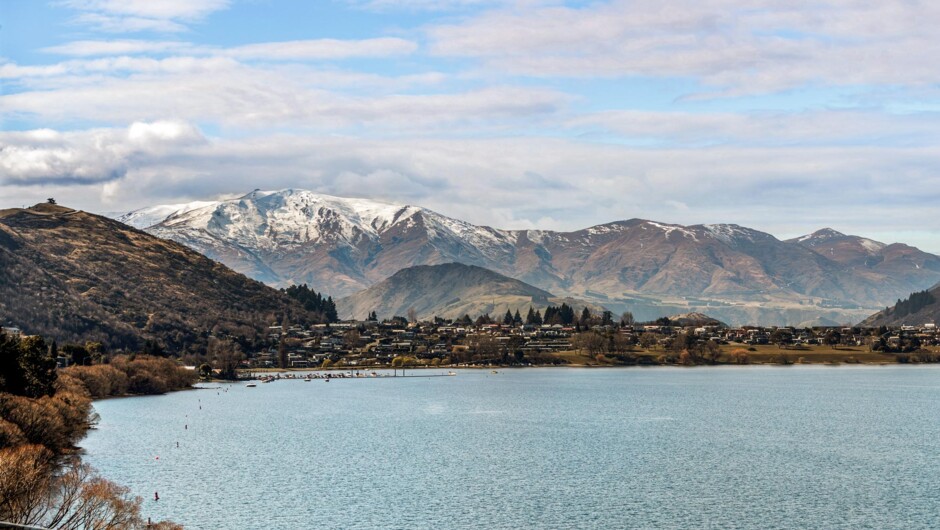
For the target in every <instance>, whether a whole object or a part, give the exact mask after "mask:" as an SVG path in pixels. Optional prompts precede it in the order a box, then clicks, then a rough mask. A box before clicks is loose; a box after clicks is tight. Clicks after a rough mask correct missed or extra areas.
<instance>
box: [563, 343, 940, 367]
mask: <svg viewBox="0 0 940 530" xmlns="http://www.w3.org/2000/svg"><path fill="white" fill-rule="evenodd" d="M735 350H745V351H746V352H747V356H748V364H784V360H786V363H787V364H789V363H793V364H858V363H863V364H895V363H897V357H896V356H895V355H893V354H886V353H880V352H872V351H868V347H867V346H853V347H850V346H840V347H839V348H833V347H831V346H816V345H814V346H806V347H802V348H800V349H796V348H782V347H780V346H777V345H761V346H747V345H743V344H726V345H722V346H721V352H722V361H726V360H727V359H729V358H730V354H731V352H732V351H735ZM931 351H937V348H931ZM666 353H667V352H665V351H663V350H661V349H651V350H649V351H646V350H637V351H635V352H633V355H636V356H639V357H641V358H643V357H646V358H648V359H650V360H651V361H654V360H655V359H656V358H657V357H659V356H661V355H664V354H666ZM553 355H554V356H555V357H557V358H559V359H562V360H563V361H565V362H566V363H569V364H571V365H576V366H610V365H615V364H617V363H616V362H614V361H613V360H611V361H610V362H604V361H598V360H597V359H595V358H593V357H591V356H589V355H587V354H584V353H581V352H577V351H564V352H557V353H554V354H553Z"/></svg>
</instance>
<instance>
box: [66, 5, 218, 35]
mask: <svg viewBox="0 0 940 530" xmlns="http://www.w3.org/2000/svg"><path fill="white" fill-rule="evenodd" d="M229 3H230V2H229V0H61V1H60V2H59V4H60V5H63V6H65V7H69V8H72V9H74V10H76V11H78V12H79V15H78V16H76V17H75V19H74V22H75V23H77V24H81V25H88V26H91V27H92V28H94V29H97V30H98V31H104V32H109V33H133V32H140V31H155V32H179V31H185V30H186V26H185V23H189V22H195V21H199V20H201V19H203V18H205V17H206V16H208V15H209V14H211V13H213V12H215V11H219V10H222V9H226V8H228V6H229Z"/></svg>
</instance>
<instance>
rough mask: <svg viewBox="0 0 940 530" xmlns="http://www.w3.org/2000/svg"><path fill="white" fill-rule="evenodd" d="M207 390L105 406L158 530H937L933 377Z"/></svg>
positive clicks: (796, 369) (785, 373) (906, 369)
mask: <svg viewBox="0 0 940 530" xmlns="http://www.w3.org/2000/svg"><path fill="white" fill-rule="evenodd" d="M410 373H415V374H419V373H425V372H419V371H414V372H410ZM427 373H432V372H427ZM433 373H439V372H437V371H435V372H433ZM207 386H211V387H213V388H211V389H201V390H195V391H186V392H177V393H173V394H169V395H164V396H154V397H139V398H127V399H112V400H106V401H99V402H96V403H95V409H96V410H97V412H98V413H99V414H100V416H101V421H100V424H99V426H98V428H97V429H96V430H94V431H92V432H91V433H90V434H89V436H88V437H87V438H86V439H85V440H84V441H83V442H82V443H81V445H82V447H83V448H84V449H85V450H86V452H87V457H86V458H87V461H88V462H89V463H91V464H92V465H93V466H95V467H96V468H98V470H99V471H100V472H101V474H102V475H104V476H105V477H107V478H108V479H111V480H113V481H115V482H118V483H120V484H123V485H126V486H128V487H130V488H131V490H132V492H134V493H135V494H138V495H140V496H142V497H143V498H144V499H145V500H144V505H143V509H144V515H145V516H152V517H154V519H155V520H156V519H159V518H170V519H173V520H174V521H177V522H179V523H182V524H184V525H185V526H186V527H187V528H191V529H218V528H232V529H234V528H285V529H288V528H403V529H411V528H436V529H437V528H696V529H697V528H721V529H732V528H751V529H764V528H846V529H849V528H851V529H858V528H873V529H885V528H898V529H901V528H903V529H909V528H937V527H940V458H938V455H940V367H938V366H851V367H849V366H841V367H827V366H792V367H758V366H748V367H709V368H687V369H686V368H675V367H666V368H662V367H656V368H627V369H617V368H613V369H572V368H545V369H538V368H527V369H517V370H500V371H499V373H498V374H491V373H490V372H489V371H488V370H461V371H459V375H458V376H457V377H438V378H376V379H351V380H333V381H332V382H330V383H325V382H323V381H317V380H314V381H312V382H303V381H301V380H293V381H292V380H281V381H276V382H273V383H270V384H259V385H258V386H257V388H246V387H245V385H244V384H243V383H239V384H223V385H218V384H213V385H207ZM177 442H179V448H177V447H176V443H177ZM155 491H157V492H159V495H160V500H159V501H154V500H153V496H154V492H155Z"/></svg>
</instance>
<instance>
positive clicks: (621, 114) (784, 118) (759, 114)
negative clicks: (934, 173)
mask: <svg viewBox="0 0 940 530" xmlns="http://www.w3.org/2000/svg"><path fill="white" fill-rule="evenodd" d="M566 125H567V126H568V127H570V128H572V129H573V130H576V131H582V133H583V134H584V135H589V134H592V133H593V134H596V135H604V134H612V135H614V136H615V137H616V138H617V139H618V140H621V141H625V140H630V141H635V142H645V143H648V144H649V143H652V144H655V145H689V146H695V145H716V144H733V145H739V146H744V145H750V146H753V145H792V144H811V145H817V146H820V145H830V144H840V145H846V144H855V145H857V144H879V143H880V144H886V143H889V142H891V143H900V144H904V145H910V144H916V145H925V144H936V143H937V142H938V141H940V113H936V112H934V113H917V114H910V113H908V114H892V113H887V112H884V111H875V110H871V109H862V110H858V109H846V110H840V109H828V110H822V109H819V110H811V111H799V112H780V111H778V112H770V111H743V112H741V111H739V112H678V111H668V112H654V111H639V110H624V111H602V112H594V113H589V114H583V115H578V116H575V117H573V118H571V119H570V120H568V122H567V124H566Z"/></svg>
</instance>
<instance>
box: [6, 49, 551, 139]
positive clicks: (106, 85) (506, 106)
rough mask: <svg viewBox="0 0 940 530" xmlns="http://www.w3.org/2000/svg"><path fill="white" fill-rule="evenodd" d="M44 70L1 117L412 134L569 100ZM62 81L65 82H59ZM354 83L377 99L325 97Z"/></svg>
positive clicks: (251, 77) (529, 91)
mask: <svg viewBox="0 0 940 530" xmlns="http://www.w3.org/2000/svg"><path fill="white" fill-rule="evenodd" d="M22 68H23V67H18V66H17V65H10V64H7V65H3V66H0V76H8V77H16V76H18V75H19V74H21V73H22V72H20V69H22ZM26 68H30V67H26ZM44 68H49V69H50V71H49V72H47V71H46V70H42V71H37V72H33V71H28V72H25V74H31V75H32V77H31V78H29V79H26V80H25V81H29V82H30V83H32V85H31V88H33V89H32V90H28V91H23V92H19V93H13V94H7V95H3V96H0V108H2V111H0V116H2V115H30V116H33V117H35V118H37V119H39V120H42V121H44V122H48V121H49V120H93V121H97V122H102V121H106V122H111V123H117V124H120V123H128V122H130V121H133V120H156V119H162V118H163V117H165V116H176V117H180V118H183V119H187V120H191V121H211V122H215V123H222V124H228V125H237V126H249V127H274V126H278V125H303V126H307V127H314V128H316V127H335V128H344V127H361V126H366V125H375V124H378V125H383V124H384V125H387V126H392V127H403V128H415V127H419V126H422V127H423V126H436V125H439V124H454V123H473V124H478V125H479V124H485V123H484V122H485V121H486V120H497V121H498V120H507V119H513V118H520V117H530V118H531V117H533V116H539V115H550V114H552V113H555V112H557V111H558V110H559V109H561V108H562V107H563V106H564V105H565V103H566V102H567V101H568V99H569V97H568V96H566V95H564V94H562V93H559V92H555V91H551V90H546V89H539V88H523V87H512V86H495V87H488V88H482V89H477V90H467V91H462V92H456V93H453V92H452V93H439V94H427V93H425V94H420V95H411V94H386V93H383V92H384V91H385V90H387V88H388V86H394V85H395V84H399V85H400V86H407V85H412V84H414V83H432V84H433V83H436V82H439V81H440V76H439V75H437V74H433V73H432V74H430V75H418V76H405V77H404V78H402V79H401V80H396V79H394V78H392V79H388V78H378V77H375V76H373V77H372V78H369V77H368V76H355V75H354V76H349V75H346V74H343V73H342V72H327V71H315V70H309V69H298V68H295V67H278V66H269V65H245V64H241V63H239V62H238V61H237V60H235V59H232V58H225V57H186V56H180V57H169V58H165V59H151V58H147V57H109V58H101V59H94V60H82V61H70V62H66V63H63V64H61V65H54V66H52V67H44ZM63 71H65V72H68V75H58V74H61V73H62V72H63ZM89 73H100V74H101V75H102V77H99V78H94V82H93V83H90V82H89V79H88V74H89ZM45 77H49V79H45ZM22 81H24V80H23V79H21V82H22ZM362 82H371V83H372V84H373V85H376V90H377V91H378V93H373V94H369V93H368V91H367V93H365V94H360V95H354V93H355V92H356V90H344V91H333V90H330V89H329V87H331V86H334V87H335V86H337V85H344V84H345V86H346V87H352V86H353V85H355V84H356V83H362ZM357 88H359V89H360V90H361V89H362V88H363V87H357Z"/></svg>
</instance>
